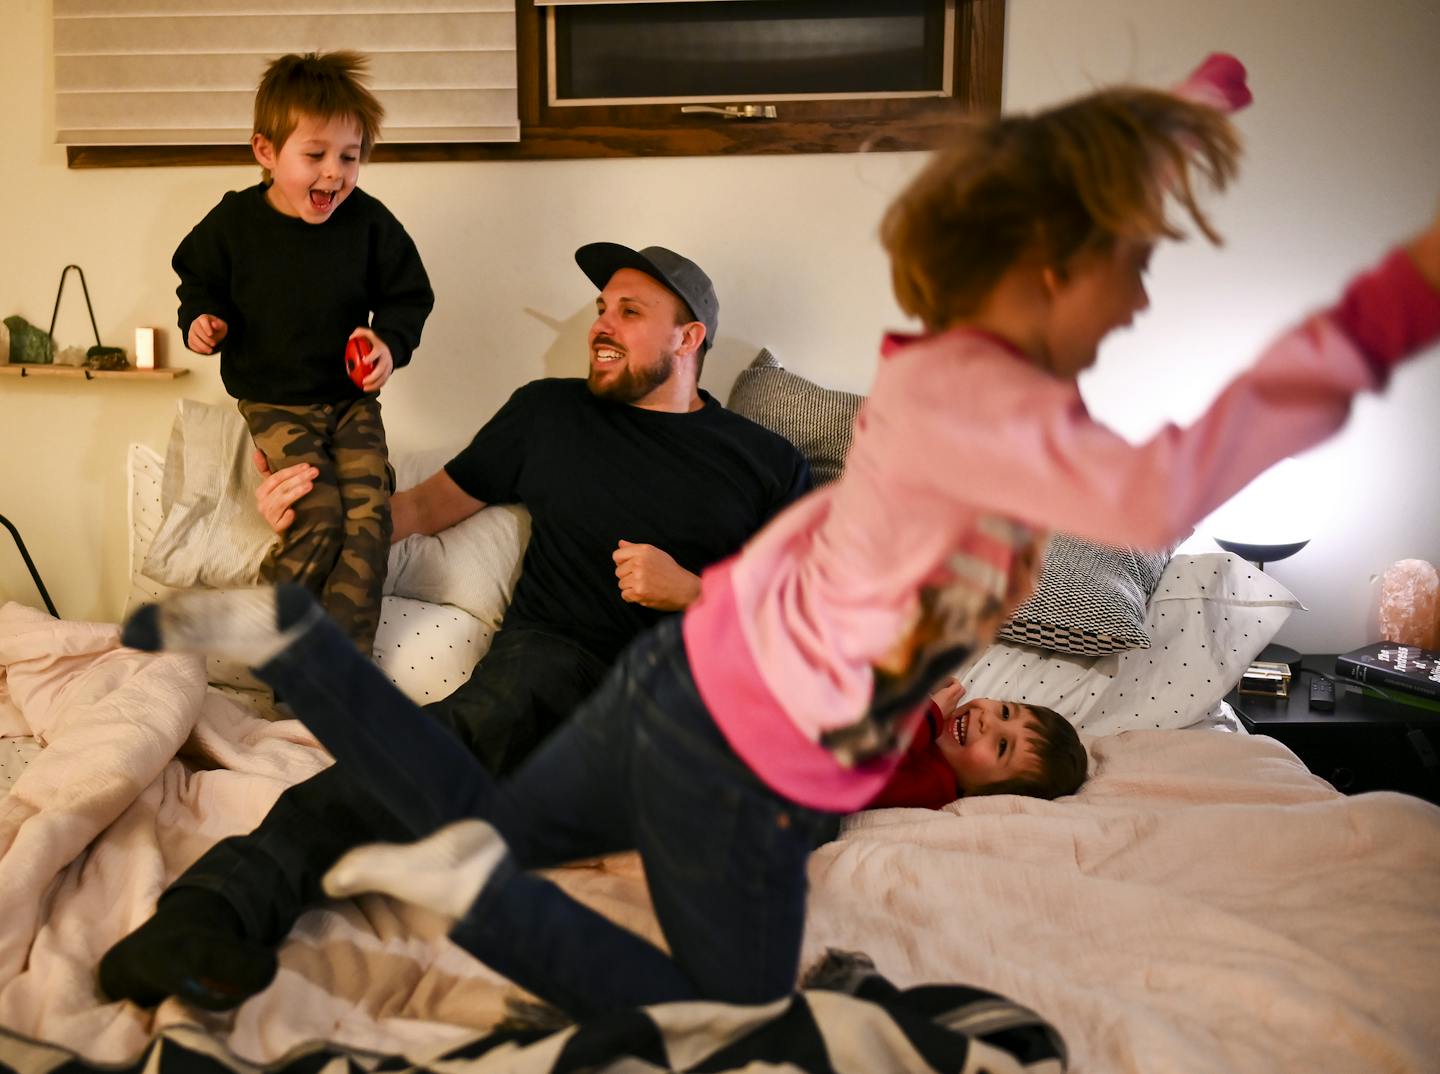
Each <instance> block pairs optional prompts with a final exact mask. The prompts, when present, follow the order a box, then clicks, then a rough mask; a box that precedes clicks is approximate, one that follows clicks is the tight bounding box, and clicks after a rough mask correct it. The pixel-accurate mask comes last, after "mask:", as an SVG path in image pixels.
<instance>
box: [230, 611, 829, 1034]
mask: <svg viewBox="0 0 1440 1074" xmlns="http://www.w3.org/2000/svg"><path fill="white" fill-rule="evenodd" d="M257 670H258V673H259V674H260V676H261V677H262V678H263V679H265V680H266V681H267V682H269V683H271V684H272V685H274V686H275V687H276V688H277V689H279V690H280V691H281V692H283V694H284V695H285V697H286V698H288V699H289V701H290V703H291V704H292V705H293V706H294V708H295V711H296V713H297V714H298V715H299V716H300V718H301V719H302V720H303V721H304V722H305V723H306V725H307V726H309V727H310V728H311V730H313V731H314V732H315V733H316V735H317V736H318V737H319V738H320V740H321V741H322V742H324V743H325V745H326V746H327V747H328V748H329V749H330V751H331V752H332V753H334V754H335V756H336V758H337V767H342V768H343V769H345V770H346V772H347V775H348V777H349V778H350V779H352V780H357V781H360V782H363V783H364V784H365V785H366V786H368V787H370V788H372V789H373V790H374V791H375V793H376V794H377V795H379V796H382V797H383V798H384V799H385V801H386V803H387V804H388V805H389V807H390V810H391V812H392V813H393V814H394V816H395V817H396V818H398V820H399V821H400V823H401V824H402V825H403V826H404V827H406V828H407V829H408V831H409V836H410V838H415V837H419V836H422V835H426V834H429V833H430V832H431V831H433V830H434V829H436V828H437V827H439V826H441V825H443V824H447V823H450V822H452V821H455V820H459V819H462V818H466V817H482V818H485V819H487V820H489V821H491V822H492V823H493V824H494V825H495V826H496V827H497V828H498V829H499V831H500V832H501V834H502V835H503V836H504V837H505V839H506V841H507V843H508V844H509V846H510V850H511V855H510V856H509V857H507V859H506V860H505V861H503V862H502V864H501V865H500V867H499V868H498V869H497V870H496V872H495V873H494V875H492V877H491V879H490V881H489V883H488V884H487V885H486V886H485V888H484V889H483V890H482V892H481V894H480V896H479V898H478V899H477V900H476V902H475V903H474V905H473V906H472V907H471V909H470V911H469V912H468V913H467V914H466V916H465V917H464V918H463V919H461V920H460V921H459V922H457V924H456V925H455V927H454V929H453V930H452V932H451V937H452V939H454V940H455V941H456V943H458V944H460V945H461V946H462V947H464V948H465V949H466V950H467V951H470V952H471V953H472V954H474V955H475V956H476V957H477V958H479V959H480V960H481V961H483V962H485V963H486V964H487V965H489V966H490V967H491V968H493V969H495V970H497V971H499V972H500V973H503V974H505V975H506V976H507V977H509V978H511V979H512V980H513V981H515V982H516V983H517V984H520V985H521V986H523V987H525V988H527V989H529V990H531V991H532V992H534V993H535V994H537V995H539V996H541V997H543V998H545V999H547V1000H549V1001H550V1002H552V1003H554V1004H556V1005H558V1006H560V1007H561V1008H563V1009H565V1010H566V1011H568V1012H569V1013H571V1014H572V1015H574V1016H576V1017H585V1016H588V1015H592V1014H597V1013H601V1012H605V1011H612V1010H616V1009H620V1008H626V1007H631V1006H635V1005H638V1004H648V1003H657V1002H664V1001H669V1000H679V999H694V998H705V999H716V1000H724V1001H729V1002H739V1003H754V1002H764V1001H768V1000H772V999H775V998H777V997H779V996H782V995H785V994H786V993H788V992H789V991H790V990H791V989H792V988H793V987H794V985H795V978H796V974H797V970H798V962H799V954H800V942H801V934H802V930H803V926H804V918H805V895H806V871H805V870H806V861H807V859H808V857H809V854H810V852H811V851H812V850H813V849H814V848H815V847H816V846H818V845H820V844H821V843H823V842H825V841H827V840H828V839H831V838H833V837H834V835H835V833H836V832H837V831H838V826H839V818H838V817H837V816H835V815H832V814H828V813H823V812H819V811H815V810H811V809H807V808H804V807H801V806H797V805H796V804H794V803H793V802H790V801H788V800H786V799H785V798H783V797H781V796H780V795H777V794H776V793H774V792H773V791H771V790H770V789H769V788H768V787H766V786H765V785H764V784H763V783H761V782H760V781H759V779H757V778H756V777H755V775H754V774H753V773H752V772H751V771H750V770H749V768H748V767H747V766H746V765H745V764H744V762H742V761H741V760H740V759H739V758H738V757H737V756H736V755H735V753H734V752H733V751H732V750H731V748H730V746H729V745H728V743H727V742H726V741H725V739H724V736H723V735H722V734H721V733H720V731H719V729H718V728H717V727H716V725H715V722H714V720H713V719H712V718H711V716H710V714H709V713H708V712H707V710H706V709H705V707H704V705H703V704H702V702H701V700H700V697H699V695H698V693H697V692H696V689H695V684H694V680H693V679H692V677H691V674H690V669H689V664H688V662H687V660H686V656H685V649H684V643H683V640H682V637H681V618H680V617H679V616H672V617H671V618H669V619H666V620H664V621H663V622H662V623H661V624H660V625H659V626H657V627H655V628H654V629H652V630H651V631H649V632H647V633H646V634H644V635H642V636H641V637H640V638H639V639H637V640H636V641H635V642H634V643H632V645H631V646H630V648H629V649H627V650H626V651H625V653H624V654H623V655H622V656H621V657H620V659H619V661H618V662H617V663H616V665H615V666H614V667H613V668H611V670H610V672H609V674H608V675H607V676H606V678H605V681H604V683H603V684H602V686H601V687H600V689H599V690H598V691H596V692H595V694H593V695H592V696H591V698H590V699H589V700H588V701H587V702H586V703H585V704H584V705H582V706H581V707H580V709H579V711H578V712H576V714H575V715H574V717H573V718H571V719H570V720H569V721H568V722H566V723H565V724H564V725H563V726H562V727H561V728H560V729H559V730H558V731H556V732H555V733H554V734H553V735H551V736H550V737H549V738H548V739H547V740H546V741H545V743H544V744H543V745H542V746H541V747H540V749H539V750H538V751H536V752H535V753H534V754H533V755H531V757H530V758H529V760H528V761H526V762H525V763H524V764H523V765H522V766H521V767H520V769H519V770H518V771H517V772H516V773H515V774H514V775H513V776H512V777H510V778H509V779H508V780H506V781H505V782H503V783H500V782H497V781H496V780H495V779H493V778H492V777H491V776H490V775H489V774H488V773H487V772H485V770H484V769H483V768H482V767H481V766H480V764H479V763H478V762H477V761H475V759H474V758H472V757H471V756H469V755H468V754H467V753H465V752H464V751H461V750H457V749H455V748H454V740H453V738H452V737H451V736H450V735H449V733H448V732H446V731H445V730H444V729H443V728H442V727H440V726H439V725H437V724H435V723H432V722H429V721H423V720H417V719H416V716H417V712H416V709H415V706H414V705H413V704H412V703H411V702H410V701H409V700H408V699H407V698H405V696H404V695H403V694H401V693H400V692H399V691H398V690H397V689H396V688H395V687H394V686H393V685H392V684H391V683H390V682H389V680H387V679H386V678H385V677H384V675H383V674H381V673H380V672H379V671H378V669H376V668H375V667H374V666H373V665H372V664H370V662H369V661H366V660H364V659H363V658H361V657H360V656H359V654H358V653H356V651H355V649H354V647H353V646H349V645H347V644H346V643H345V640H344V638H343V636H342V635H341V634H340V633H339V632H338V631H337V630H335V629H334V627H333V626H332V625H331V624H330V623H329V622H328V621H326V620H324V619H323V618H322V617H318V616H317V617H315V620H314V623H313V625H312V626H311V627H310V628H309V629H308V630H307V631H306V632H305V633H304V634H303V635H302V636H301V637H300V638H299V639H298V640H297V641H295V642H294V643H293V644H292V645H291V646H290V647H289V648H287V649H286V650H285V651H284V652H283V653H281V654H280V655H279V656H277V657H276V658H275V659H274V660H272V661H271V662H270V663H268V664H266V665H265V666H264V667H262V668H259V669H257ZM630 848H634V849H637V850H639V852H640V855H641V859H642V861H643V863H644V867H645V875H646V879H647V881H648V884H649V888H650V896H651V899H652V901H653V902H654V905H655V912H656V916H657V917H658V919H659V922H660V926H661V928H662V930H663V932H664V935H665V939H666V941H667V943H668V944H669V946H670V949H671V952H672V954H671V955H666V954H665V953H663V952H662V951H661V950H659V949H658V948H656V947H655V946H654V945H652V944H650V943H649V942H647V941H646V940H643V939H641V938H640V937H639V936H637V935H636V934H634V933H632V932H630V931H628V930H626V929H624V928H621V927H620V926H618V925H615V924H613V923H612V922H610V921H609V920H608V919H607V918H605V917H603V916H602V915H600V914H598V913H595V912H594V911H591V910H589V909H587V908H586V907H584V906H582V905H581V904H580V903H578V902H576V901H574V900H573V899H571V898H570V897H569V896H568V895H566V894H565V893H564V892H563V891H561V890H560V889H559V888H558V887H557V886H556V885H554V884H553V883H551V882H550V881H549V880H546V879H544V878H542V877H540V876H537V875H536V874H535V873H533V872H531V871H530V870H533V869H537V868H540V867H544V866H549V865H555V864H559V863H561V862H565V861H570V860H574V859H577V858H584V857H589V856H592V855H596V854H603V853H609V852H613V851H618V850H625V849H630Z"/></svg>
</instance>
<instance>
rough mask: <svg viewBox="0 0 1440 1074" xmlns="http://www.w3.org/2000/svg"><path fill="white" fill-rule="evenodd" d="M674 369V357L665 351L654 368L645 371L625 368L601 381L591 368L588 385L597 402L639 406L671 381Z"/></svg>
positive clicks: (598, 372)
mask: <svg viewBox="0 0 1440 1074" xmlns="http://www.w3.org/2000/svg"><path fill="white" fill-rule="evenodd" d="M621 361H624V359H621ZM674 369H675V355H674V353H673V352H671V351H664V352H662V353H661V354H660V356H659V357H658V358H657V359H656V360H655V363H654V364H653V365H651V366H649V367H647V368H645V369H640V370H635V369H631V368H630V367H629V366H626V367H625V368H624V369H622V370H620V371H619V372H618V373H611V374H608V375H604V376H603V377H602V375H601V371H600V370H597V369H595V368H593V367H592V368H591V370H590V375H589V377H588V378H586V382H585V383H586V385H587V386H588V387H589V389H590V394H591V395H593V396H595V398H597V399H606V400H608V401H610V402H612V403H625V404H629V403H637V402H639V401H640V400H641V399H644V398H645V397H646V396H647V395H649V394H650V393H651V392H653V391H654V390H655V389H656V388H658V387H660V386H661V385H662V384H664V383H665V382H666V381H667V380H669V379H670V375H671V373H672V372H674Z"/></svg>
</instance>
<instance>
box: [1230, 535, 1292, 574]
mask: <svg viewBox="0 0 1440 1074" xmlns="http://www.w3.org/2000/svg"><path fill="white" fill-rule="evenodd" d="M1215 543H1216V544H1218V545H1219V546H1220V547H1221V548H1223V549H1225V551H1227V552H1234V553H1235V554H1236V555H1237V556H1239V557H1240V558H1241V559H1248V560H1250V562H1252V563H1258V564H1260V565H1261V566H1262V567H1263V566H1264V565H1265V564H1267V563H1274V562H1275V561H1276V560H1277V559H1288V558H1289V557H1290V556H1293V555H1294V554H1295V553H1296V552H1298V551H1300V549H1302V548H1304V547H1305V546H1306V545H1307V544H1309V543H1310V542H1309V541H1308V540H1306V541H1284V542H1281V543H1278V544H1256V543H1254V542H1252V541H1227V540H1225V539H1224V538H1223V537H1216V538H1215Z"/></svg>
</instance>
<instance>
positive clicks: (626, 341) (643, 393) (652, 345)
mask: <svg viewBox="0 0 1440 1074" xmlns="http://www.w3.org/2000/svg"><path fill="white" fill-rule="evenodd" d="M687 323H688V322H687V321H686V319H685V306H684V304H683V303H682V302H681V301H680V299H679V298H677V297H676V296H675V294H674V292H672V291H671V290H670V289H669V288H667V287H666V286H665V285H664V284H662V283H660V282H659V281H657V280H655V279H654V278H653V277H650V276H647V275H646V274H645V273H643V272H640V271H639V270H637V269H630V268H623V269H620V270H619V271H617V272H616V273H615V275H613V276H611V277H610V282H609V283H607V284H606V285H605V290H603V291H601V292H600V296H599V297H598V298H597V299H596V300H595V323H594V324H592V325H591V326H590V376H589V385H590V391H591V393H592V394H594V395H596V396H598V397H600V398H601V399H609V400H610V401H612V402H616V403H629V404H640V403H643V402H644V401H645V399H646V398H647V397H648V396H650V395H651V394H652V393H654V392H655V391H656V390H657V389H658V388H660V387H662V386H663V385H665V384H666V383H667V382H668V381H669V380H670V378H671V377H672V376H673V375H674V372H675V351H676V349H677V348H678V347H680V345H681V344H682V342H683V341H684V329H685V325H686V324H687Z"/></svg>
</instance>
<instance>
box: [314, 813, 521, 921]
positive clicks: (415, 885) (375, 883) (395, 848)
mask: <svg viewBox="0 0 1440 1074" xmlns="http://www.w3.org/2000/svg"><path fill="white" fill-rule="evenodd" d="M509 853H510V848H509V847H508V846H506V845H505V840H504V839H502V838H501V837H500V833H499V832H498V831H496V830H495V827H494V826H493V825H492V824H489V823H488V822H486V821H483V820H458V821H455V822H454V823H453V824H447V825H445V827H443V828H440V829H439V830H437V831H435V832H433V833H431V834H430V835H427V836H426V837H425V838H424V839H421V840H419V841H418V842H415V843H370V844H368V845H366V846H361V847H356V848H355V849H354V850H352V851H350V852H349V853H347V854H346V855H345V856H344V857H342V858H341V859H340V860H339V861H338V862H336V863H335V865H334V866H333V867H332V868H331V869H330V871H329V872H328V873H326V874H325V880H324V885H325V894H327V895H329V896H330V897H331V898H332V899H343V898H347V897H349V896H351V895H361V894H364V893H366V892H371V891H376V892H379V893H381V894H382V895H391V896H394V897H395V898H397V899H400V900H402V901H404V902H408V903H413V904H415V905H416V906H420V907H424V908H425V909H427V910H432V911H434V912H435V913H437V914H441V915H443V916H445V917H447V918H449V919H450V920H452V921H455V920H458V919H459V918H461V917H463V916H464V915H465V912H466V911H467V910H469V909H470V907H471V905H472V904H473V903H474V902H475V900H476V898H477V897H478V896H479V895H480V891H481V889H482V888H484V887H485V885H486V883H487V882H488V881H489V880H490V876H491V874H493V873H494V872H495V869H496V867H497V866H498V865H499V864H500V863H501V862H502V861H503V860H504V859H505V856H506V855H507V854H509Z"/></svg>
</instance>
